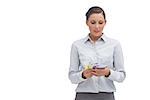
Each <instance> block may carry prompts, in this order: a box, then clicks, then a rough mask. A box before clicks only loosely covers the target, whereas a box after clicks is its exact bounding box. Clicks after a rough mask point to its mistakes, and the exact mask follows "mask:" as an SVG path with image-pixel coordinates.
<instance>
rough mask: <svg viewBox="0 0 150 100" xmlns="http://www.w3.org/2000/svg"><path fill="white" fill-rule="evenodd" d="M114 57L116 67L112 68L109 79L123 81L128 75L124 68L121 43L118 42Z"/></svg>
mask: <svg viewBox="0 0 150 100" xmlns="http://www.w3.org/2000/svg"><path fill="white" fill-rule="evenodd" d="M113 59H114V62H113V64H114V69H113V70H112V69H110V75H109V77H108V79H110V80H113V81H117V82H122V81H123V80H124V79H125V77H126V73H125V70H124V59H123V53H122V49H121V45H120V43H117V45H116V46H115V48H114V55H113Z"/></svg>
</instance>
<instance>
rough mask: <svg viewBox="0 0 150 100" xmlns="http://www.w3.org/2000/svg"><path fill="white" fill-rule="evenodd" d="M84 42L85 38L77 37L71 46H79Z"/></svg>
mask: <svg viewBox="0 0 150 100" xmlns="http://www.w3.org/2000/svg"><path fill="white" fill-rule="evenodd" d="M84 43H85V38H81V39H78V40H76V41H74V42H73V43H72V45H73V46H81V45H83V44H84Z"/></svg>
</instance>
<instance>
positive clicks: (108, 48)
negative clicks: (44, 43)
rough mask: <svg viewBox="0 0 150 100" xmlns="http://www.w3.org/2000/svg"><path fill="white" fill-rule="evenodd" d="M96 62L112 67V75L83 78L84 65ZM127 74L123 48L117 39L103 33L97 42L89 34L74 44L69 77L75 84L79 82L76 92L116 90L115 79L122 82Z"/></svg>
mask: <svg viewBox="0 0 150 100" xmlns="http://www.w3.org/2000/svg"><path fill="white" fill-rule="evenodd" d="M95 63H98V64H99V65H102V66H107V67H108V68H110V72H111V74H110V76H109V77H105V76H98V77H97V76H92V77H91V78H88V79H83V78H82V72H83V70H84V67H85V66H87V65H89V64H90V65H92V64H95ZM125 76H126V75H125V70H124V60H123V54H122V49H121V45H120V43H119V42H118V41H117V40H114V39H111V38H108V37H106V36H105V34H103V35H102V36H101V38H99V39H98V40H97V41H96V42H95V43H93V42H92V40H91V39H90V37H89V36H87V37H85V38H83V39H80V40H77V41H75V42H74V43H73V44H72V48H71V54H70V68H69V79H70V80H71V82H72V83H73V84H78V86H77V88H76V92H92V93H98V92H115V91H116V88H115V85H114V83H113V81H117V82H122V81H123V80H124V79H125Z"/></svg>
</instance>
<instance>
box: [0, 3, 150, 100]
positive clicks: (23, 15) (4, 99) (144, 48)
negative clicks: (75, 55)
mask: <svg viewBox="0 0 150 100" xmlns="http://www.w3.org/2000/svg"><path fill="white" fill-rule="evenodd" d="M148 1H149V0H1V1H0V100H73V99H74V96H75V88H76V85H73V84H71V82H70V81H69V79H68V69H69V56H70V47H71V44H72V42H73V41H75V40H77V39H80V38H82V37H85V36H86V35H87V34H88V32H89V31H88V27H87V26H86V24H85V13H86V11H87V10H88V9H89V8H90V7H91V6H95V5H98V6H101V7H102V8H103V9H104V10H105V12H106V18H107V24H106V27H105V29H104V33H105V34H106V35H107V36H109V37H112V38H115V39H117V40H119V41H120V43H121V45H122V48H123V53H124V59H125V69H126V73H127V77H126V80H125V81H124V82H123V83H115V84H116V87H117V92H116V93H115V97H116V100H149V99H150V96H149V90H150V85H149V84H150V78H149V75H150V74H149V72H150V64H149V62H150V61H149V57H150V53H149V52H150V48H149V45H148V43H149V42H150V39H149V34H150V12H149V9H150V6H149V3H148Z"/></svg>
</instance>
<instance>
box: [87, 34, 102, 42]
mask: <svg viewBox="0 0 150 100" xmlns="http://www.w3.org/2000/svg"><path fill="white" fill-rule="evenodd" d="M89 36H90V38H91V40H92V41H93V42H94V43H95V42H96V41H97V40H98V39H99V38H100V37H101V36H102V35H100V36H93V35H91V34H90V35H89Z"/></svg>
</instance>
